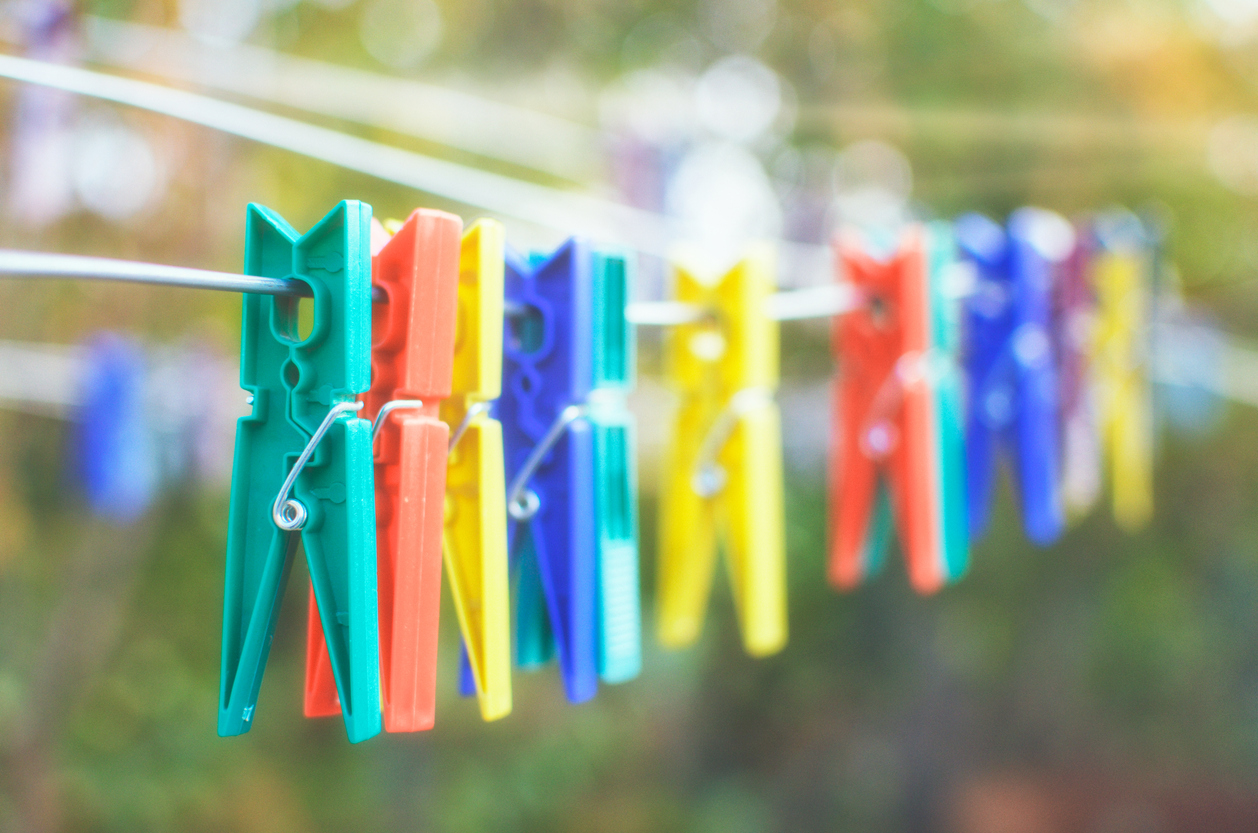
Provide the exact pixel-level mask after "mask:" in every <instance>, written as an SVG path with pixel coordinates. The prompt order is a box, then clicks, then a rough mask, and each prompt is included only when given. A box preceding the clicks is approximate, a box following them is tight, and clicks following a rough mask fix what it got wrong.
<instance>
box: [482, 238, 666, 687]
mask: <svg viewBox="0 0 1258 833" xmlns="http://www.w3.org/2000/svg"><path fill="white" fill-rule="evenodd" d="M629 280H630V275H629V273H628V262H627V260H626V258H625V257H623V256H621V255H617V254H612V253H608V252H601V251H594V250H592V249H591V248H590V246H589V245H587V244H586V243H584V242H583V241H578V240H570V241H568V242H567V243H565V244H564V245H563V246H562V247H560V248H559V250H558V251H556V252H555V253H554V254H552V255H550V256H535V257H533V258H532V259H531V260H530V261H528V262H525V261H524V260H522V259H521V258H519V257H517V256H515V255H514V254H512V253H510V252H509V253H508V255H507V266H506V298H507V300H508V301H510V302H511V303H512V304H514V305H516V306H517V307H518V308H519V313H518V314H516V315H514V316H513V317H512V318H511V319H510V325H509V327H508V330H507V333H508V337H507V343H506V345H505V351H504V368H503V369H504V375H503V381H504V391H503V396H502V398H501V399H500V400H499V401H498V414H499V415H500V416H501V418H502V422H503V429H504V436H503V439H504V442H505V445H506V452H507V474H508V477H509V482H510V484H511V486H510V487H509V488H510V491H509V493H508V496H507V499H508V504H507V509H508V512H509V513H510V515H511V518H512V520H513V521H514V522H513V523H512V524H511V526H510V528H509V536H510V541H511V553H512V558H513V562H514V563H515V564H516V568H517V571H518V574H519V585H518V587H519V589H518V594H517V599H518V601H517V608H518V609H517V631H516V633H517V660H518V662H519V664H520V665H521V666H522V667H526V668H528V667H535V666H538V665H541V664H542V663H544V662H546V661H548V660H549V659H550V658H551V657H552V656H553V655H554V654H555V653H558V657H559V665H560V669H561V673H562V676H563V682H564V691H565V694H566V695H567V698H568V699H569V700H570V701H571V702H574V703H579V702H582V701H584V700H588V699H589V698H590V697H593V696H594V694H595V693H596V692H597V690H598V681H599V678H600V677H601V678H602V679H603V680H605V681H607V682H621V681H624V680H627V679H630V678H632V677H634V676H636V675H637V673H638V671H639V669H640V667H641V613H640V604H639V594H638V546H637V531H636V530H637V497H636V496H637V489H636V485H637V484H636V472H635V460H634V449H635V447H636V443H635V439H634V438H635V434H634V424H633V418H632V416H631V414H630V413H629V411H628V409H627V408H626V406H625V395H626V394H627V393H628V391H629V390H630V388H631V387H632V385H633V358H634V338H633V331H632V329H631V328H630V327H629V325H628V322H627V321H626V320H625V313H624V311H625V304H626V302H627V300H628V293H629Z"/></svg>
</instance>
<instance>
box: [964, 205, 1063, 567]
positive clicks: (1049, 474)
mask: <svg viewBox="0 0 1258 833" xmlns="http://www.w3.org/2000/svg"><path fill="white" fill-rule="evenodd" d="M955 232H956V238H957V246H958V249H959V251H960V253H961V255H962V257H963V258H964V262H966V263H969V264H971V265H972V266H973V268H974V271H975V279H976V280H975V285H974V289H973V291H972V292H971V293H970V294H969V296H968V297H967V298H966V301H965V334H966V355H965V365H966V374H967V376H968V379H969V386H968V387H969V408H968V411H967V418H966V431H965V444H966V445H965V448H966V474H967V480H966V485H967V495H966V503H967V506H968V508H969V529H970V538H971V540H977V539H978V538H980V537H982V535H983V533H984V532H985V531H986V530H987V525H988V521H989V518H990V514H991V504H992V491H993V486H994V484H995V479H996V453H997V451H998V448H999V447H1001V446H1003V447H1004V448H1005V449H1006V450H1007V452H1009V453H1011V455H1012V462H1013V464H1014V465H1013V472H1014V481H1015V483H1016V486H1017V491H1018V496H1019V499H1020V500H1019V503H1020V504H1021V507H1022V521H1023V526H1024V528H1025V529H1026V533H1027V537H1028V538H1030V539H1031V540H1032V541H1033V542H1035V543H1036V544H1038V545H1040V546H1047V545H1048V544H1051V543H1053V542H1054V541H1055V540H1057V538H1058V537H1059V536H1060V535H1061V531H1062V528H1063V526H1064V517H1063V511H1062V505H1061V494H1060V485H1061V482H1060V473H1059V469H1060V463H1059V460H1060V447H1059V443H1058V419H1059V411H1058V395H1059V389H1058V381H1057V364H1056V356H1055V355H1054V352H1053V343H1052V340H1051V337H1050V334H1051V323H1052V292H1053V275H1054V268H1055V266H1056V265H1057V264H1058V263H1060V262H1062V261H1063V260H1065V258H1066V257H1068V256H1069V254H1070V252H1071V250H1072V249H1073V248H1074V231H1073V229H1071V227H1070V224H1069V223H1068V222H1066V220H1065V219H1063V218H1062V217H1060V216H1059V215H1056V214H1053V213H1051V212H1048V211H1044V210H1042V209H1034V208H1024V209H1020V210H1018V211H1016V212H1014V214H1013V215H1012V216H1011V217H1010V218H1009V231H1008V234H1006V233H1005V230H1004V229H1003V228H1001V227H1000V226H999V225H998V224H996V223H994V222H992V221H991V220H989V219H988V218H986V217H984V216H983V215H981V214H966V215H964V216H962V217H961V218H960V219H958V220H957V222H956V224H955Z"/></svg>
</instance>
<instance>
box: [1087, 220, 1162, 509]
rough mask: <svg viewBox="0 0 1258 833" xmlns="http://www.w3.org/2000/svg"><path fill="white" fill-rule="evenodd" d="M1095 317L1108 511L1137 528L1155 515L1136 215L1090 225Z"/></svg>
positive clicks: (1143, 261) (1141, 232) (1147, 251)
mask: <svg viewBox="0 0 1258 833" xmlns="http://www.w3.org/2000/svg"><path fill="white" fill-rule="evenodd" d="M1092 235H1093V244H1094V249H1093V259H1092V281H1093V285H1094V286H1095V288H1096V296H1097V320H1096V331H1095V338H1096V340H1095V346H1094V353H1093V359H1092V372H1093V380H1094V391H1095V396H1096V398H1097V406H1098V407H1097V410H1098V417H1099V423H1100V436H1101V447H1102V448H1103V449H1104V452H1105V456H1106V457H1107V458H1108V469H1109V476H1110V481H1111V487H1112V489H1113V502H1114V518H1115V520H1117V521H1118V523H1119V524H1120V525H1121V526H1123V527H1125V528H1127V529H1129V530H1135V529H1138V528H1140V527H1142V526H1144V525H1145V524H1146V523H1148V521H1149V518H1150V517H1151V516H1152V515H1153V415H1152V407H1151V403H1150V391H1149V382H1148V378H1147V376H1146V367H1145V362H1146V359H1147V355H1146V353H1147V345H1146V343H1145V337H1146V331H1145V327H1146V325H1147V320H1148V312H1149V310H1148V307H1149V297H1148V283H1149V273H1150V271H1151V270H1152V268H1153V245H1154V241H1153V240H1152V239H1151V238H1152V235H1151V234H1150V232H1149V231H1148V229H1146V228H1145V226H1144V224H1143V223H1141V221H1140V219H1139V218H1138V217H1136V216H1135V215H1134V214H1129V213H1127V212H1114V213H1110V214H1105V215H1102V216H1100V217H1098V218H1096V220H1095V222H1094V223H1093V224H1092Z"/></svg>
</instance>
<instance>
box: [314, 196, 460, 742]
mask: <svg viewBox="0 0 1258 833" xmlns="http://www.w3.org/2000/svg"><path fill="white" fill-rule="evenodd" d="M462 228H463V222H462V221H461V220H460V219H459V218H458V217H456V216H454V215H452V214H447V213H445V212H444V211H433V210H428V209H416V210H415V211H414V212H413V213H412V214H411V216H410V217H409V218H408V219H407V220H406V222H405V223H402V224H400V227H398V228H397V232H396V234H394V235H393V236H392V237H391V238H388V237H387V233H385V237H386V239H387V242H385V243H384V244H383V246H382V247H381V248H380V250H379V251H378V252H377V254H376V255H375V256H374V257H373V258H372V275H373V283H374V284H375V285H376V286H377V287H379V288H381V289H382V290H383V291H384V293H385V296H386V298H387V300H386V301H385V302H384V303H379V304H374V305H373V309H372V348H371V369H372V385H371V389H370V390H369V391H368V392H367V394H366V395H365V396H364V397H363V402H364V403H365V407H364V408H363V410H362V411H361V412H360V413H361V415H362V416H363V417H364V418H365V419H368V420H373V421H374V420H375V418H376V415H377V414H378V413H379V411H380V408H381V407H382V406H383V405H384V404H385V403H387V402H390V401H392V400H399V399H406V400H421V401H423V403H424V407H423V408H422V409H421V408H407V409H398V410H394V411H392V412H390V414H389V415H388V416H386V418H385V421H384V422H383V423H382V424H381V426H380V432H379V435H378V436H377V437H376V439H375V448H374V451H375V485H376V547H377V565H378V582H377V584H378V588H379V609H380V682H381V695H382V700H383V709H384V728H385V730H386V731H389V732H415V731H421V730H424V729H430V728H432V725H433V721H434V718H435V706H436V702H435V701H436V694H437V628H438V620H439V612H440V605H441V538H442V520H443V518H444V514H445V489H446V454H447V445H448V443H449V440H450V430H449V428H448V427H447V426H446V424H445V423H444V422H442V421H441V420H439V419H438V418H437V413H438V408H439V406H440V404H441V400H443V399H444V398H446V397H447V396H449V395H450V384H451V374H452V364H453V358H454V324H455V318H456V312H457V293H458V280H459V245H460V243H459V236H460V233H461V232H462ZM373 232H374V233H375V235H376V238H377V239H380V235H381V232H382V229H379V227H378V226H377V227H376V228H374V229H373ZM307 627H308V630H307V641H306V645H307V654H306V657H307V658H306V696H305V712H306V716H307V717H315V716H323V715H330V714H336V713H338V712H339V711H340V703H339V701H338V700H337V697H336V685H335V681H334V680H333V678H332V673H331V667H330V666H329V664H328V659H327V658H328V651H327V644H326V642H325V641H324V639H323V628H322V626H321V625H320V623H319V618H318V615H317V610H316V608H315V605H314V596H313V594H312V595H311V604H310V617H309V620H308V626H307Z"/></svg>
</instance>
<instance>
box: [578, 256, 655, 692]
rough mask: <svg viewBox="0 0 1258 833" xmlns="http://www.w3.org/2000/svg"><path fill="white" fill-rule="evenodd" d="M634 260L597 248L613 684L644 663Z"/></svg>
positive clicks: (606, 610)
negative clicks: (630, 402) (628, 311)
mask: <svg viewBox="0 0 1258 833" xmlns="http://www.w3.org/2000/svg"><path fill="white" fill-rule="evenodd" d="M630 263H631V262H630V260H629V259H628V257H627V256H625V255H623V254H619V253H612V252H608V251H602V250H595V252H594V268H593V269H592V270H591V271H592V275H593V279H594V280H593V284H594V299H593V300H594V303H593V307H594V315H593V331H594V333H593V335H594V338H593V342H594V355H593V360H594V361H593V371H594V385H593V390H592V392H591V395H590V397H589V399H588V400H587V401H588V402H589V403H590V410H589V416H588V419H589V421H590V427H591V428H592V429H593V432H594V485H595V495H596V498H595V523H596V529H597V533H596V534H597V539H598V563H597V570H598V573H597V575H598V601H597V604H598V607H597V610H598V673H599V676H600V677H602V678H603V680H604V681H605V682H608V683H619V682H623V681H625V680H629V679H632V678H634V677H636V676H637V675H638V672H639V671H641V669H642V612H641V598H640V594H639V591H638V472H637V459H636V457H637V455H636V451H637V447H638V444H637V437H636V432H635V430H634V421H633V414H632V413H630V412H629V409H628V407H627V406H626V404H625V397H626V396H627V395H628V394H629V392H630V391H631V390H633V386H634V384H635V382H636V381H637V379H636V378H635V375H634V370H635V368H636V367H637V356H636V346H637V339H636V338H635V331H634V328H633V325H631V324H630V323H629V322H628V320H626V318H625V307H626V306H627V305H628V303H629V295H630V288H631V286H632V280H633V275H632V272H631V270H630Z"/></svg>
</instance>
